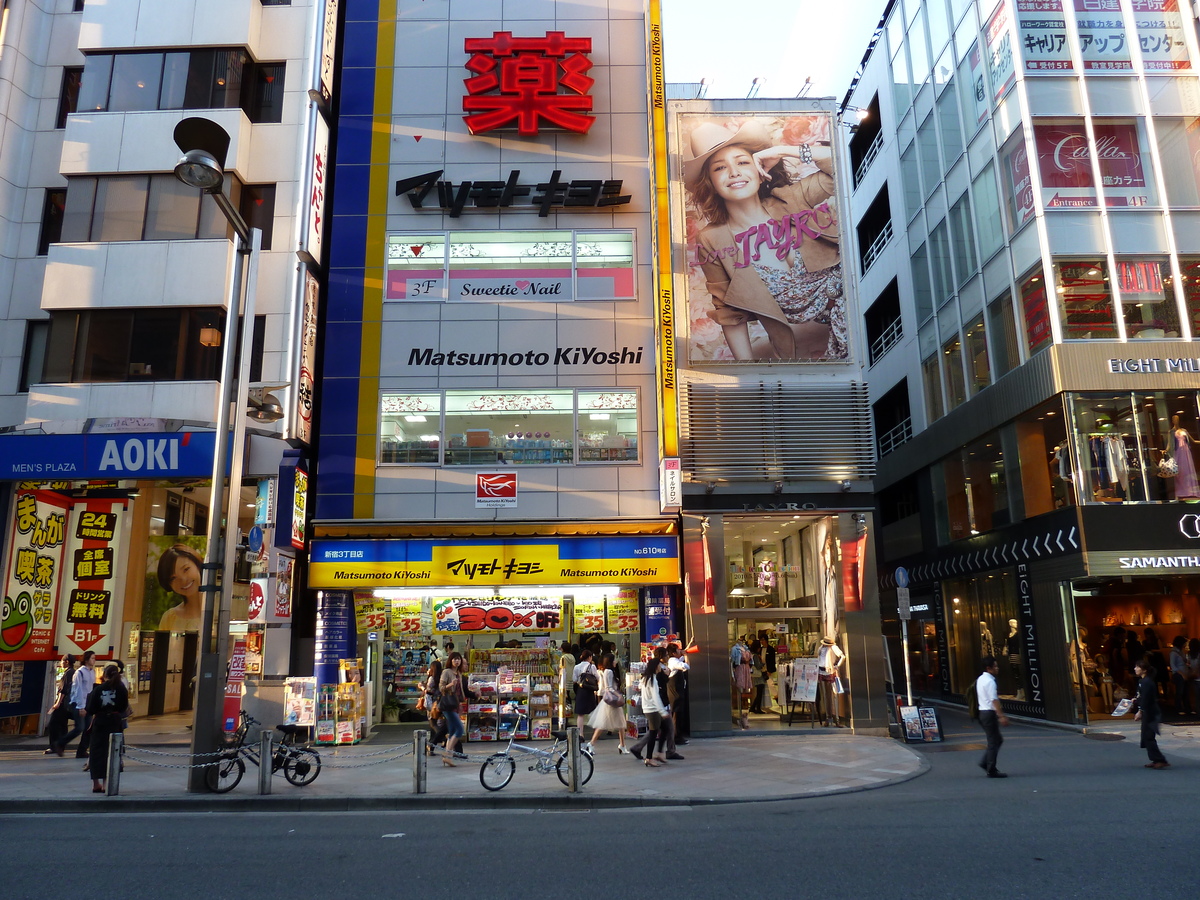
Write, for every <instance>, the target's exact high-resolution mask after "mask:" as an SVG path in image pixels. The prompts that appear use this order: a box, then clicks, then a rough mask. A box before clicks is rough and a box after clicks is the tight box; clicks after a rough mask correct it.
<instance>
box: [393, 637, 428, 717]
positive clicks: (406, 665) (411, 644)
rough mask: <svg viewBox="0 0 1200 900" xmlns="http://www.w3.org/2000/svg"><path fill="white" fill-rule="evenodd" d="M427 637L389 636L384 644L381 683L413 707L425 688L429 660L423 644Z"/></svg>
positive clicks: (401, 700)
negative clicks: (393, 637) (392, 638)
mask: <svg viewBox="0 0 1200 900" xmlns="http://www.w3.org/2000/svg"><path fill="white" fill-rule="evenodd" d="M428 643H429V641H428V639H426V638H420V637H412V638H403V639H401V640H391V641H388V642H387V643H386V644H385V645H384V654H383V684H384V685H385V690H386V691H387V692H388V693H389V694H392V695H393V696H395V697H396V699H398V700H399V701H400V703H401V704H402V705H403V706H405V707H412V708H414V709H415V708H416V705H417V700H419V699H420V697H421V694H422V693H423V692H424V685H425V672H426V670H427V669H428V667H429V666H428V660H427V658H426V656H425V650H424V648H425V647H426V646H427V645H428Z"/></svg>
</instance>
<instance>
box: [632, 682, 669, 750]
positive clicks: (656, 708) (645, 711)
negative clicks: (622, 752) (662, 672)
mask: <svg viewBox="0 0 1200 900" xmlns="http://www.w3.org/2000/svg"><path fill="white" fill-rule="evenodd" d="M658 669H659V664H658V660H657V659H651V660H650V662H648V663H646V668H645V670H644V671H643V672H642V679H641V681H640V682H639V686H640V688H641V694H642V715H644V716H645V717H646V733H645V734H644V735H643V736H642V739H641V740H640V741H638V742H637V743H636V744H634V745H633V746H632V747H630V748H629V752H630V753H632V754H633V755H634V756H635V757H637V760H638V762H641V763H644V764H645V765H646V766H648V767H649V768H651V769H657V768H659V767H660V766H661V765H662V764H663V763H664V762H666V760H665V759H653V758H652V757H653V756H654V745H655V743H656V742H657V741H658V731H659V729H660V728H661V727H662V721H663V712H664V711H665V710H666V706H667V705H666V703H665V702H664V700H663V698H662V695H661V694H660V693H659V690H658ZM643 750H645V751H646V756H645V758H643V757H642V751H643Z"/></svg>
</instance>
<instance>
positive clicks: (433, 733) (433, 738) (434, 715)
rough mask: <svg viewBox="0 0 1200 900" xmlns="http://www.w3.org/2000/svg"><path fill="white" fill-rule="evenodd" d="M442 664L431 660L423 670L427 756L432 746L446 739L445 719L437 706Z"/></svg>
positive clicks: (440, 695) (439, 695)
mask: <svg viewBox="0 0 1200 900" xmlns="http://www.w3.org/2000/svg"><path fill="white" fill-rule="evenodd" d="M441 684H442V664H441V663H440V662H439V661H438V660H436V659H435V660H433V661H432V662H431V663H430V664H429V668H428V669H426V670H425V683H424V684H423V685H422V687H421V691H422V693H423V694H424V695H425V696H424V700H425V703H424V709H425V715H426V717H428V719H429V744H428V745H427V746H426V748H425V754H426V755H427V756H433V748H434V747H436V746H437V745H438V744H442V743H445V740H446V719H445V717H444V716H442V711H441V709H440V708H439V707H438V701H439V700H440V699H441V697H442V689H441Z"/></svg>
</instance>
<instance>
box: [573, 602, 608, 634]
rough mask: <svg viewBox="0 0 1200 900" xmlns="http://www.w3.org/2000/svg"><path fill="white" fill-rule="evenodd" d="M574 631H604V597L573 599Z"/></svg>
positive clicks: (585, 632) (578, 632)
mask: <svg viewBox="0 0 1200 900" xmlns="http://www.w3.org/2000/svg"><path fill="white" fill-rule="evenodd" d="M574 622H575V633H576V634H587V633H589V632H592V631H597V632H601V631H604V625H605V618H604V599H603V598H600V599H599V600H580V599H579V598H576V600H575V617H574Z"/></svg>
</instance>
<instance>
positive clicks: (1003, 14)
mask: <svg viewBox="0 0 1200 900" xmlns="http://www.w3.org/2000/svg"><path fill="white" fill-rule="evenodd" d="M1010 21H1011V20H1010V18H1009V14H1008V3H1007V2H1005V0H1001V3H1000V5H999V6H998V7H996V11H995V12H994V13H992V17H991V18H990V19H988V23H987V29H986V30H985V32H984V40H985V42H986V43H987V58H988V80H989V81H991V83H992V100H993V101H996V100H999V99H1000V98H1001V97H1003V96H1004V94H1005V93H1006V92H1007V91H1008V89H1009V88H1010V87H1012V86H1013V85H1014V84H1016V81H1017V70H1016V63H1015V61H1014V60H1013V45H1012V28H1010V27H1009V23H1010Z"/></svg>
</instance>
